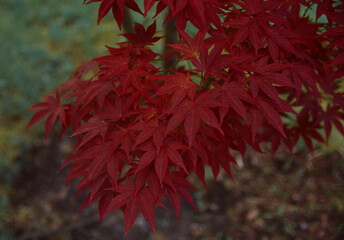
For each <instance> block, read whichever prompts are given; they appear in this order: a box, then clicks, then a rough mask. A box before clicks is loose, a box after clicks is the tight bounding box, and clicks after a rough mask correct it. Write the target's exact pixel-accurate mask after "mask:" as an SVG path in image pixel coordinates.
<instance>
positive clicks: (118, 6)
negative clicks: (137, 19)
mask: <svg viewBox="0 0 344 240" xmlns="http://www.w3.org/2000/svg"><path fill="white" fill-rule="evenodd" d="M86 2H87V0H84V4H90V3H92V2H101V4H100V6H99V12H98V24H99V23H100V21H101V20H102V19H103V18H104V17H105V16H106V15H107V14H108V13H109V12H110V10H111V9H112V14H113V16H114V18H115V19H116V22H117V25H118V27H119V29H120V30H121V25H122V22H123V20H124V7H125V6H126V7H128V8H130V9H131V10H133V11H135V12H138V13H140V14H142V12H141V10H140V8H139V6H138V5H137V3H136V2H135V0H90V1H89V2H87V3H86Z"/></svg>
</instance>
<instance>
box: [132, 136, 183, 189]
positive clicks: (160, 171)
mask: <svg viewBox="0 0 344 240" xmlns="http://www.w3.org/2000/svg"><path fill="white" fill-rule="evenodd" d="M141 149H143V150H145V153H144V154H143V155H142V157H141V158H140V161H139V164H138V166H137V169H136V172H139V171H141V170H142V169H144V168H146V167H147V166H149V165H150V164H151V163H153V162H154V168H155V171H156V174H157V176H158V178H159V181H160V184H162V182H163V180H164V178H165V177H166V172H167V168H168V163H169V162H168V160H170V161H171V162H173V163H174V164H175V165H176V166H178V167H181V168H182V169H183V170H184V171H185V172H187V170H186V167H185V165H184V160H183V158H182V157H181V154H180V153H179V152H178V151H177V150H180V149H186V147H185V146H184V145H182V144H180V143H178V142H176V141H173V140H171V139H170V138H168V139H167V140H165V141H164V142H163V143H162V146H161V148H160V149H157V148H156V147H155V146H153V144H151V143H150V144H146V145H145V146H144V147H143V148H142V147H141Z"/></svg>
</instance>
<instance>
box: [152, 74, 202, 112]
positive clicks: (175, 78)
mask: <svg viewBox="0 0 344 240" xmlns="http://www.w3.org/2000/svg"><path fill="white" fill-rule="evenodd" d="M157 79H159V80H163V81H167V83H166V84H164V85H163V86H162V87H160V88H159V90H158V91H157V92H156V93H155V94H154V95H153V96H152V98H153V97H155V96H160V95H165V94H170V93H173V97H172V106H171V111H172V110H173V109H174V108H175V107H176V106H177V105H178V104H180V103H181V102H182V101H183V100H184V99H185V97H186V95H188V96H189V98H190V99H193V98H194V96H195V93H196V90H195V89H197V88H199V86H198V85H197V84H196V83H194V82H193V81H191V80H190V72H188V73H187V74H186V75H185V74H184V73H179V72H175V74H174V75H165V76H160V77H157Z"/></svg>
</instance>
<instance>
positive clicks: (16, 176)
mask: <svg viewBox="0 0 344 240" xmlns="http://www.w3.org/2000/svg"><path fill="white" fill-rule="evenodd" d="M82 2H83V1H82V0H79V1H70V0H59V1H53V0H25V1H23V0H0V6H1V7H0V20H1V24H0V89H1V91H0V240H2V239H171V240H173V239H201V240H206V239H218V240H220V239H225V240H229V239H245V240H246V239H264V240H268V239H344V160H343V156H344V147H343V144H344V140H343V137H341V136H340V135H339V134H338V133H337V132H334V133H333V134H332V136H331V141H330V142H329V144H328V146H317V148H316V151H315V153H314V154H313V155H312V154H310V153H308V151H307V150H306V148H305V147H304V144H303V143H302V142H300V143H299V145H298V148H297V150H296V152H295V154H294V155H291V154H289V153H288V152H287V151H286V150H285V149H280V150H279V151H278V152H277V153H276V155H275V156H274V158H273V159H271V157H270V155H269V154H268V153H267V154H257V153H254V152H253V151H249V152H248V154H247V157H246V158H245V161H244V162H242V161H241V164H239V167H238V168H237V167H234V166H233V175H234V179H235V183H233V182H232V181H231V180H230V179H229V177H228V176H226V175H225V174H224V173H222V172H221V173H220V176H219V178H218V181H217V183H216V185H214V183H213V180H212V178H211V177H210V174H207V190H204V189H203V187H202V184H201V183H200V182H198V181H197V179H196V178H195V177H194V176H191V178H190V181H191V182H192V183H193V184H194V185H195V186H196V187H197V188H198V189H200V190H199V192H196V193H193V196H194V199H195V203H196V205H197V207H198V212H197V213H195V211H194V210H193V208H192V207H191V206H189V205H187V204H186V203H185V202H182V207H181V216H180V221H179V222H178V221H177V219H176V216H175V213H174V212H173V211H169V212H166V211H165V210H163V209H159V208H158V209H157V213H156V225H157V226H156V228H157V231H156V233H155V234H153V233H152V232H151V229H150V227H149V226H148V224H147V223H146V222H145V221H144V219H143V218H142V216H140V217H139V218H138V220H137V221H136V223H135V224H134V226H133V227H132V229H131V230H130V231H129V234H128V236H127V237H126V238H124V237H123V233H124V217H123V214H122V213H121V212H114V213H111V214H110V215H109V216H107V217H106V218H105V220H104V222H103V224H102V225H99V223H98V221H99V219H98V215H97V206H96V205H94V206H90V207H88V208H86V209H84V210H83V211H82V212H80V213H78V212H77V210H78V208H79V207H80V205H81V202H82V200H83V197H84V195H80V196H79V197H75V193H74V191H73V189H74V187H75V186H76V182H72V183H71V184H70V185H69V186H68V187H65V183H64V178H65V177H66V175H67V172H68V169H65V170H63V171H62V172H60V173H57V170H58V169H59V166H60V165H61V163H62V162H63V160H64V159H65V158H66V157H67V156H68V154H69V153H70V147H69V146H70V140H69V138H68V134H67V135H66V136H65V137H63V138H62V141H59V137H58V133H57V131H55V132H54V133H52V134H51V135H50V137H49V139H48V140H47V141H43V138H44V132H43V131H44V123H43V122H41V123H40V124H37V125H35V126H34V127H32V128H30V129H29V130H27V131H24V129H25V127H26V125H27V123H28V122H29V119H30V117H31V116H32V113H31V112H27V111H25V109H27V108H29V107H30V106H32V105H33V104H35V103H36V102H38V101H40V100H41V95H43V94H46V93H47V92H48V91H50V90H52V89H54V88H55V87H56V86H58V85H59V84H61V83H63V82H64V81H66V80H67V79H68V78H69V77H70V76H71V72H72V70H73V69H74V68H76V67H77V66H78V65H79V64H80V63H82V62H83V61H85V60H89V59H91V58H94V57H97V56H100V55H101V54H103V53H104V52H105V47H104V45H105V44H107V45H110V46H114V44H115V43H116V42H117V41H119V40H120V38H119V37H118V36H117V34H118V33H119V31H118V28H117V26H116V24H115V21H114V20H113V19H112V18H111V17H109V16H108V17H107V18H105V19H104V20H103V22H102V24H101V25H100V26H97V25H96V19H97V6H95V5H96V4H93V5H92V4H91V5H87V6H82ZM55 130H57V129H55ZM238 160H240V157H238ZM167 204H168V203H167Z"/></svg>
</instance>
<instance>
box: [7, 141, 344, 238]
mask: <svg viewBox="0 0 344 240" xmlns="http://www.w3.org/2000/svg"><path fill="white" fill-rule="evenodd" d="M66 152H68V145H67V144H66V143H64V144H60V143H58V142H57V141H52V142H50V143H49V142H48V143H45V144H44V143H38V144H37V146H36V147H35V148H34V149H32V151H31V152H30V156H29V158H30V159H32V161H30V162H27V163H26V164H24V165H23V167H22V169H21V170H20V173H19V174H18V175H17V176H16V178H15V181H14V185H13V187H12V189H11V194H10V208H9V210H8V211H7V212H6V214H5V216H4V217H3V223H2V225H3V226H4V231H3V233H2V234H3V236H4V238H2V235H1V233H0V239H12V238H11V237H10V236H13V239H49V240H59V239H61V240H62V239H63V240H64V239H75V240H78V239H82V240H84V239H128V240H129V239H134V240H141V239H154V240H163V239H168V240H177V239H178V240H179V239H180V240H184V239H185V240H187V239H188V240H189V239H200V240H208V239H209V240H210V239H215V240H220V239H225V240H229V239H238V240H241V239H244V240H251V239H252V240H253V239H264V240H269V239H271V240H273V239H276V240H283V239H312V240H313V239H326V240H327V239H344V160H343V156H342V155H341V154H340V153H339V152H331V153H328V154H320V153H317V152H316V153H315V156H312V155H311V154H308V153H305V152H299V153H297V154H295V155H293V156H291V155H290V154H288V153H287V152H286V151H284V150H280V151H279V152H278V153H277V154H276V156H275V157H274V159H271V158H270V156H269V155H266V154H255V153H249V154H248V156H249V157H247V158H246V159H245V163H244V167H242V168H240V169H239V168H237V167H234V166H233V175H234V179H235V183H232V182H231V180H230V179H229V177H227V176H226V175H225V174H223V173H221V174H220V176H219V179H218V182H217V185H216V186H214V184H213V183H212V181H211V179H209V181H208V186H207V187H208V188H207V190H204V189H202V186H201V184H200V183H199V182H198V181H197V179H196V178H194V177H191V178H190V181H192V182H194V184H195V185H196V186H197V187H198V189H200V191H199V192H197V193H195V194H193V196H194V199H195V202H196V204H197V206H198V209H199V211H198V212H197V213H196V212H195V211H194V210H193V208H192V207H191V206H189V205H188V204H187V203H186V202H183V204H182V207H181V216H180V221H179V222H178V221H177V219H176V216H175V213H174V211H169V212H167V211H165V210H164V209H161V208H160V209H158V210H157V212H156V229H157V231H156V233H155V234H153V233H152V232H151V230H150V227H149V226H148V224H147V223H146V222H145V221H144V219H143V217H142V216H139V218H138V219H137V221H136V223H135V224H134V226H133V227H132V228H131V230H130V231H129V233H128V236H127V237H126V238H124V237H123V232H124V219H123V214H122V213H121V212H114V213H111V214H110V215H109V216H107V217H106V218H105V220H104V222H103V224H102V225H99V224H98V215H97V206H96V205H94V206H91V207H88V208H86V209H84V210H83V211H82V212H81V213H77V210H78V208H79V206H80V204H81V202H82V200H83V197H84V196H80V197H78V198H75V197H74V195H75V194H74V192H73V188H74V187H75V185H76V182H72V184H71V185H69V186H68V187H67V188H66V187H65V185H64V180H63V179H64V178H65V177H66V175H67V170H68V169H65V170H63V171H62V172H61V173H60V174H57V173H56V171H57V169H58V168H59V166H60V164H61V162H62V161H63V159H64V158H65V157H66ZM166 204H168V203H166ZM6 236H7V237H6Z"/></svg>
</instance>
